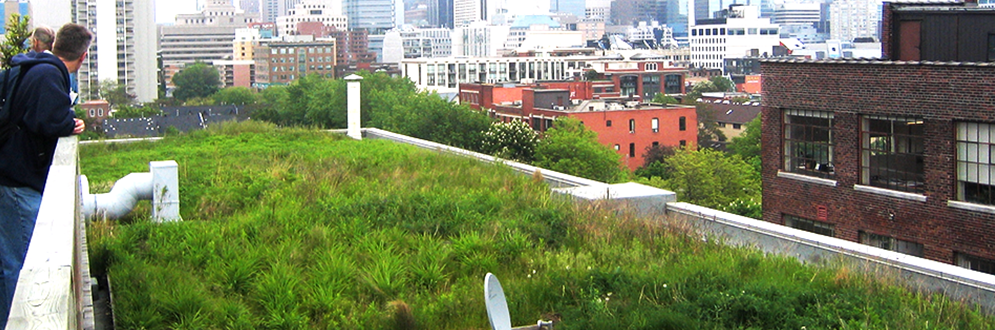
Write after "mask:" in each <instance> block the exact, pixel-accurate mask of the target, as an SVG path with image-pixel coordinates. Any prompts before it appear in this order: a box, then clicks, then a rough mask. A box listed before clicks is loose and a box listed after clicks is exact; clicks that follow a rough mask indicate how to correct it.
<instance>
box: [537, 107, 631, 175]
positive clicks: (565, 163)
mask: <svg viewBox="0 0 995 330" xmlns="http://www.w3.org/2000/svg"><path fill="white" fill-rule="evenodd" d="M620 160H621V156H619V154H618V153H616V152H615V151H614V150H612V149H611V148H609V147H608V146H605V145H602V144H601V143H599V142H598V133H596V132H594V131H591V130H589V129H587V128H586V127H584V124H581V122H580V120H577V119H576V118H570V117H560V118H557V119H556V122H555V123H554V124H553V128H551V129H549V131H547V132H546V137H545V138H544V139H543V140H542V142H540V143H539V147H538V148H537V149H536V161H535V164H534V165H535V166H538V167H542V168H547V169H550V170H553V171H557V172H563V173H567V174H570V175H576V176H579V177H582V178H587V179H591V180H597V181H601V182H608V183H614V182H617V181H618V180H621V179H622V178H624V177H625V172H624V171H623V170H622V169H621V168H620Z"/></svg>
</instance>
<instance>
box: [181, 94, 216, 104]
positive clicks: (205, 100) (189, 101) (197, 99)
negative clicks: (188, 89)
mask: <svg viewBox="0 0 995 330" xmlns="http://www.w3.org/2000/svg"><path fill="white" fill-rule="evenodd" d="M216 104H218V103H217V102H214V99H213V98H211V97H210V96H205V97H195V98H190V99H187V101H186V102H183V105H185V106H188V107H199V106H206V105H216Z"/></svg>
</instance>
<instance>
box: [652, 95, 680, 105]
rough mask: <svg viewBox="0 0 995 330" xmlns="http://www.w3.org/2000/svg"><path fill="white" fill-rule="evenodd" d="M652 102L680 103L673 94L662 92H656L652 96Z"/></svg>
mask: <svg viewBox="0 0 995 330" xmlns="http://www.w3.org/2000/svg"><path fill="white" fill-rule="evenodd" d="M652 102H653V103H662V104H677V103H680V102H677V99H675V98H674V97H673V96H670V95H667V94H664V93H657V94H656V95H655V96H653V101H652Z"/></svg>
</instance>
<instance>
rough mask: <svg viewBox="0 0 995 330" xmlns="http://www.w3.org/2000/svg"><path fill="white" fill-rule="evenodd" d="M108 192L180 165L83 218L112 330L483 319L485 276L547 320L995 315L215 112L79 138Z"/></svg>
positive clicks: (470, 323)
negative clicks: (173, 216) (188, 128)
mask: <svg viewBox="0 0 995 330" xmlns="http://www.w3.org/2000/svg"><path fill="white" fill-rule="evenodd" d="M81 159H82V171H83V173H84V174H87V175H88V177H89V178H90V181H91V182H92V183H93V184H94V186H95V187H97V188H98V189H103V190H106V189H109V188H110V185H111V184H112V182H113V181H114V180H116V179H117V178H120V177H121V176H123V175H125V174H127V173H129V172H143V171H147V170H148V169H147V162H148V161H154V160H168V159H173V160H176V161H177V162H179V164H180V180H181V188H180V193H181V206H182V211H181V212H182V215H183V217H184V219H185V221H183V222H179V223H166V224H157V223H151V222H149V221H148V220H147V219H146V217H147V214H148V213H147V211H148V210H147V206H145V208H146V209H144V210H138V211H137V212H136V215H135V216H134V217H133V218H131V219H124V220H121V221H119V222H94V223H92V224H91V225H90V227H89V229H88V235H90V237H89V243H90V251H91V253H90V256H91V259H92V261H91V265H93V267H94V268H95V269H94V272H95V273H98V274H100V273H105V272H106V273H107V274H109V275H110V276H111V278H112V281H113V286H114V290H115V291H114V295H115V299H116V301H115V310H114V313H115V314H116V317H117V321H118V326H119V327H120V328H122V329H339V328H353V329H359V328H362V329H411V328H421V329H486V328H488V322H487V317H486V313H485V311H484V304H483V275H484V274H485V273H487V272H493V273H495V274H496V275H497V276H498V277H499V278H500V279H501V282H502V284H503V285H504V287H505V291H506V293H507V294H508V300H509V307H510V309H511V315H512V318H513V323H514V324H516V325H526V324H532V323H534V322H535V320H537V319H539V318H545V319H549V318H554V319H560V320H561V323H560V324H559V325H558V328H560V329H615V328H618V329H801V328H803V327H804V328H806V329H983V328H993V327H995V321H993V320H992V319H991V318H987V317H985V316H982V315H981V314H980V313H978V312H977V311H975V310H973V309H971V308H968V307H964V306H962V305H960V304H958V303H955V302H951V301H950V300H948V299H946V298H944V297H942V296H934V295H920V294H915V293H910V292H908V291H905V290H903V289H902V288H900V287H898V286H895V285H893V284H890V283H888V282H887V281H886V280H884V281H883V280H880V279H875V278H871V277H869V276H865V275H862V274H860V273H858V272H855V271H851V270H850V269H848V268H846V267H842V266H837V267H811V266H804V265H801V264H800V263H799V262H797V261H795V260H794V259H790V258H782V257H776V256H765V255H763V254H762V253H760V252H757V251H755V250H749V249H735V248H729V247H726V246H723V245H721V244H718V243H716V242H715V240H702V239H701V237H700V236H697V235H694V234H692V233H691V232H689V231H688V230H686V229H683V228H681V227H680V226H677V225H667V224H666V222H664V221H651V220H645V219H637V218H633V217H631V216H628V215H626V214H616V213H615V212H612V211H610V210H605V209H601V208H600V207H599V206H597V205H586V206H576V205H574V204H572V203H570V202H569V201H567V200H563V199H561V198H558V197H556V196H554V195H551V194H550V192H549V189H548V187H546V186H545V185H544V184H543V183H541V182H539V181H536V180H535V179H533V178H530V177H528V176H522V175H519V174H516V173H513V172H512V171H511V170H509V169H507V168H504V167H500V166H497V165H488V164H482V163H479V162H476V161H473V160H469V159H464V158H459V157H454V156H446V155H438V154H435V153H433V152H431V151H425V150H419V149H416V148H414V147H410V146H406V145H400V144H396V143H392V142H386V141H382V140H364V141H353V140H347V139H343V138H341V137H339V136H335V135H331V134H328V133H323V132H315V131H307V130H299V129H293V130H292V129H276V128H273V127H271V126H268V125H265V124H259V123H253V122H248V123H242V124H237V125H227V126H223V127H221V128H218V129H212V130H209V131H203V132H195V133H192V134H189V135H180V136H176V137H169V138H167V139H165V140H162V141H160V142H156V143H136V144H126V145H86V146H83V147H82V148H81Z"/></svg>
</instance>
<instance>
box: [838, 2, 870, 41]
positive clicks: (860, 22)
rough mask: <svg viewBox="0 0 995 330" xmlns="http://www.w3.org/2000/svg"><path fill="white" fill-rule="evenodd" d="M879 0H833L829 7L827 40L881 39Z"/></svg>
mask: <svg viewBox="0 0 995 330" xmlns="http://www.w3.org/2000/svg"><path fill="white" fill-rule="evenodd" d="M881 3H882V1H881V0H835V1H833V3H832V4H830V5H829V19H830V22H829V26H830V30H829V31H830V32H829V39H832V40H839V41H853V40H854V39H856V38H874V39H875V40H880V39H881V34H880V28H881Z"/></svg>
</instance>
